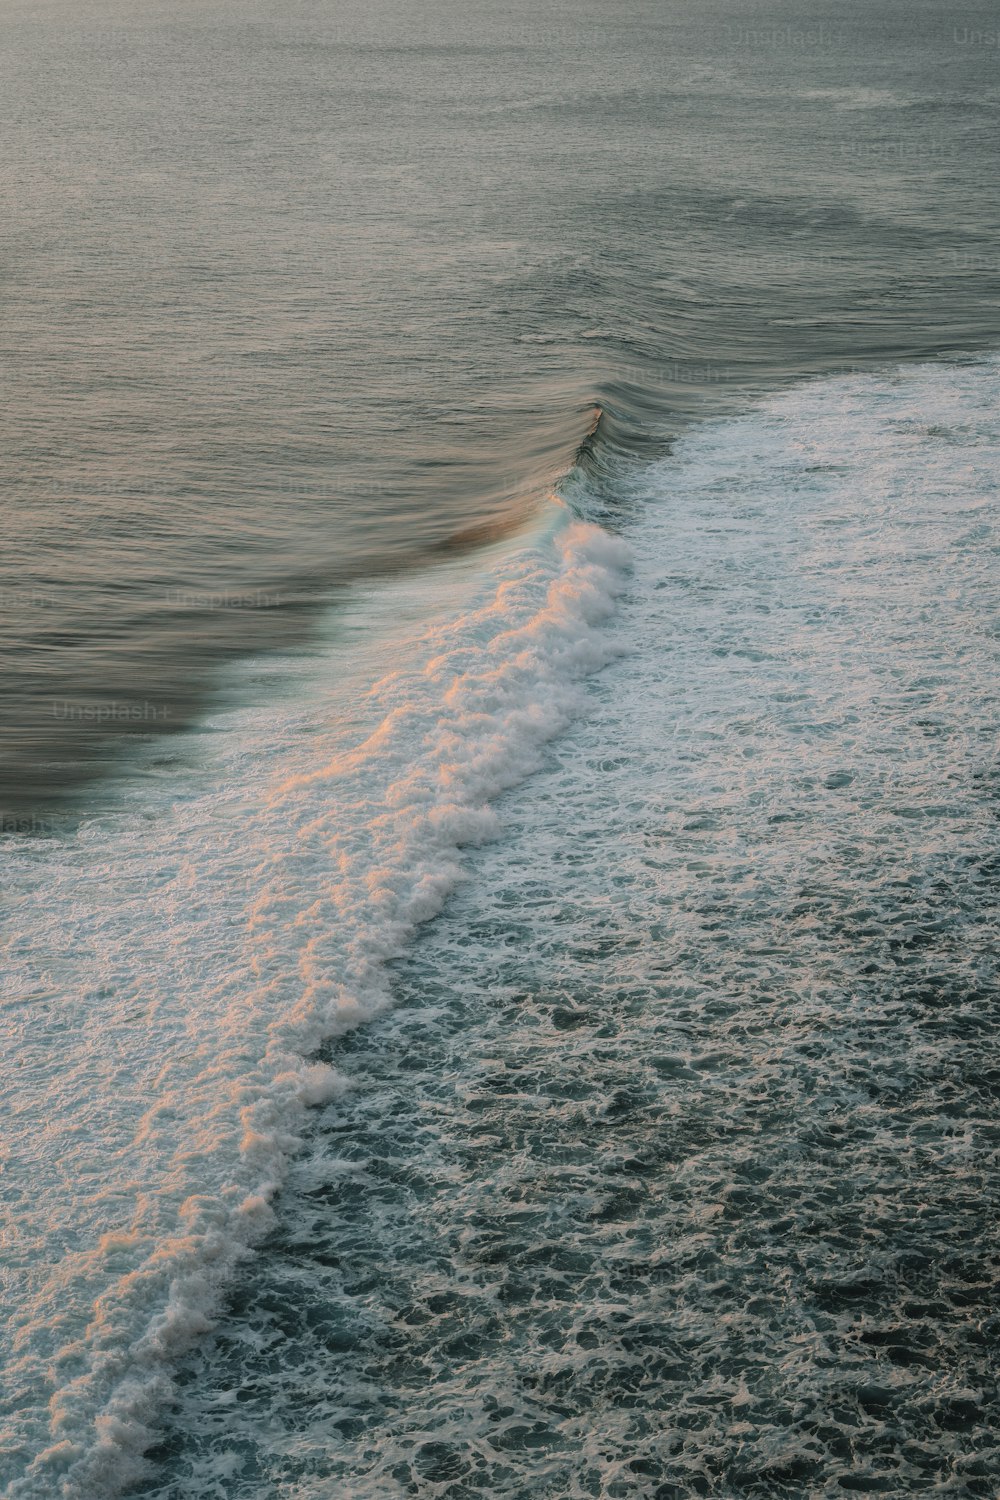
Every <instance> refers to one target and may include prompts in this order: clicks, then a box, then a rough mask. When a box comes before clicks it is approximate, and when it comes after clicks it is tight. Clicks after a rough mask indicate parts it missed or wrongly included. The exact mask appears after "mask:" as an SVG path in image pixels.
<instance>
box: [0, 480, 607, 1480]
mask: <svg viewBox="0 0 1000 1500" xmlns="http://www.w3.org/2000/svg"><path fill="white" fill-rule="evenodd" d="M536 530H538V528H536ZM624 565H625V553H624V548H623V546H622V544H621V543H620V542H617V541H615V540H613V539H612V538H611V537H609V536H608V535H607V534H606V533H604V532H603V531H601V530H600V529H599V528H597V527H595V526H591V525H589V524H586V523H583V522H577V521H573V520H571V519H569V517H568V515H567V513H566V511H565V509H564V508H561V507H560V508H559V511H558V518H557V521H556V523H554V524H551V525H550V527H549V534H548V535H543V534H541V533H540V532H539V534H538V535H537V536H536V538H535V540H534V541H533V542H528V543H526V544H523V545H522V546H521V547H520V548H519V549H517V550H511V548H510V547H509V546H508V547H507V548H506V549H505V550H504V551H502V552H501V553H500V554H499V555H498V556H497V557H496V559H495V566H494V569H493V572H492V573H490V574H488V575H487V576H486V578H485V581H484V580H483V577H482V575H481V574H477V575H472V576H464V575H460V576H458V581H457V582H456V581H455V580H454V579H453V591H457V594H458V596H459V597H460V598H463V599H464V603H463V604H462V607H461V608H460V609H459V610H458V613H457V614H453V615H452V616H451V617H449V616H448V614H447V612H446V613H445V614H444V615H442V612H441V609H440V606H438V607H437V610H436V612H435V611H432V612H431V622H430V623H427V622H426V621H424V623H423V624H422V625H421V622H420V615H421V612H422V611H423V613H424V614H426V613H427V607H428V601H431V602H433V599H434V594H433V592H432V587H431V585H430V584H429V583H427V582H426V581H425V583H424V585H423V595H422V609H421V599H420V598H417V599H411V600H409V602H408V599H407V596H406V594H405V592H404V591H402V590H397V591H395V592H394V593H393V594H392V596H391V597H390V596H387V595H385V594H383V595H376V596H375V598H374V602H373V603H372V605H371V607H370V608H369V609H367V611H366V609H365V607H364V605H363V604H362V605H361V606H359V614H358V629H359V630H361V629H363V628H364V627H365V625H369V626H371V627H372V628H374V627H373V617H377V616H379V613H380V612H381V617H382V628H381V633H380V639H379V645H378V651H377V652H376V653H375V655H376V656H378V655H381V657H382V659H383V660H385V659H389V660H391V661H393V662H394V664H395V669H394V670H393V671H392V672H391V673H390V675H388V676H384V677H382V678H381V680H380V681H378V683H377V684H376V686H375V687H372V688H370V689H369V690H368V692H367V693H362V694H359V695H358V698H357V699H355V697H354V694H355V692H357V689H358V687H359V684H358V682H357V680H356V678H355V681H354V683H353V684H351V683H349V684H348V685H347V687H346V688H345V687H344V686H341V687H340V689H339V692H338V694H334V695H333V697H331V696H330V694H329V692H328V693H326V694H325V695H324V693H323V692H322V691H320V690H319V689H318V688H317V690H316V696H315V697H314V699H313V701H312V702H311V704H310V705H309V706H307V707H306V708H299V709H297V710H295V711H292V710H291V709H289V707H288V706H287V705H285V706H281V705H278V706H274V707H272V708H271V709H270V710H268V711H257V712H255V713H243V714H241V715H236V716H233V717H230V718H229V719H228V720H226V721H224V722H223V723H220V725H218V726H217V727H218V728H219V729H220V730H223V729H224V730H225V732H224V733H220V735H219V739H220V741H221V748H220V749H219V750H218V751H217V752H216V755H215V758H214V760H212V761H211V763H206V762H204V760H203V763H202V765H201V767H200V771H199V774H198V775H196V776H192V777H191V778H190V779H189V781H188V782H186V783H184V784H180V783H178V780H177V778H176V776H175V777H174V779H173V780H171V781H168V782H167V783H166V785H165V789H164V792H163V794H162V797H161V800H160V801H159V803H156V802H152V803H151V802H150V797H149V792H148V786H147V785H146V784H145V783H142V784H140V786H139V787H138V789H137V790H135V789H134V790H135V795H134V804H135V805H134V806H133V808H132V809H131V810H130V811H128V812H124V813H121V814H119V815H117V816H113V817H108V818H106V819H104V820H95V821H93V822H91V823H89V824H87V825H85V826H84V828H83V829H82V830H81V831H80V832H79V834H78V835H77V836H76V837H74V838H71V839H67V840H52V839H44V838H42V839H33V840H27V841H24V840H21V841H11V840H7V843H8V844H11V845H12V847H10V848H9V849H7V850H6V851H5V852H6V853H7V854H8V856H9V860H10V865H11V869H12V880H11V885H12V903H11V904H12V907H13V911H12V932H13V934H14V936H12V937H11V938H10V939H9V941H8V944H7V958H8V985H7V999H6V1001H5V1013H6V1019H7V1021H8V1025H9V1031H10V1033H11V1034H12V1035H11V1040H12V1043H13V1046H12V1054H11V1055H12V1058H13V1062H14V1066H15V1067H16V1068H17V1069H18V1070H19V1071H18V1074H17V1077H18V1081H19V1084H20V1087H19V1089H18V1091H17V1094H16V1096H13V1098H12V1110H11V1118H10V1119H9V1121H8V1122H7V1127H6V1130H5V1137H6V1140H7V1146H8V1154H9V1160H8V1164H7V1165H8V1178H7V1180H8V1182H9V1183H10V1184H11V1186H10V1187H9V1188H8V1197H7V1200H6V1203H5V1208H6V1210H7V1215H8V1234H9V1246H8V1250H7V1254H6V1265H7V1271H6V1276H7V1278H8V1286H7V1291H8V1294H9V1298H10V1301H11V1303H12V1304H13V1307H14V1315H13V1318H12V1321H11V1325H10V1328H9V1338H10V1343H9V1345H8V1347H7V1349H6V1350H5V1351H4V1353H5V1364H6V1368H7V1374H8V1378H9V1386H8V1390H7V1395H6V1398H5V1402H4V1427H5V1431H4V1438H3V1448H2V1454H3V1457H2V1463H3V1469H2V1470H0V1473H2V1475H3V1478H4V1480H6V1481H7V1482H8V1484H9V1489H8V1491H7V1493H8V1494H9V1495H10V1496H11V1497H18V1500H28V1497H38V1500H42V1497H44V1500H52V1497H53V1496H56V1495H59V1496H62V1497H65V1500H107V1497H109V1496H112V1495H114V1494H117V1493H119V1491H120V1490H121V1489H122V1487H123V1486H124V1485H126V1484H128V1483H130V1482H131V1481H133V1480H134V1479H135V1478H136V1477H137V1476H138V1475H139V1474H140V1473H141V1472H142V1464H141V1461H140V1460H141V1454H142V1452H143V1450H144V1449H145V1448H146V1447H148V1446H149V1443H150V1441H151V1440H152V1437H153V1433H154V1430H155V1428H156V1425H157V1423H158V1421H159V1419H160V1417H161V1415H162V1412H163V1408H164V1404H165V1403H166V1402H167V1401H168V1400H169V1399H170V1396H171V1373H172V1368H173V1364H174V1361H175V1360H176V1358H177V1357H178V1355H180V1354H182V1353H183V1352H184V1351H185V1350H186V1349H187V1348H188V1347H189V1346H190V1344H191V1343H192V1341H194V1340H196V1339H199V1338H201V1337H203V1336H204V1334H205V1332H206V1331H207V1329H208V1328H209V1326H210V1324H211V1320H212V1318H213V1316H214V1315H215V1313H216V1312H217V1310H218V1307H219V1299H220V1296H221V1294H222V1291H223V1289H224V1288H225V1286H226V1283H227V1281H228V1280H229V1278H230V1277H231V1276H232V1274H233V1271H234V1270H235V1268H236V1266H237V1265H238V1263H239V1262H240V1260H241V1259H242V1258H243V1257H244V1256H245V1255H246V1253H247V1250H248V1247H249V1246H250V1245H251V1244H252V1243H253V1242H254V1241H255V1240H256V1239H258V1238H259V1237H260V1234H261V1232H262V1231H263V1230H264V1229H266V1228H267V1226H268V1225H269V1223H270V1209H269V1203H270V1201H271V1199H272V1197H273V1195H274V1193H275V1191H276V1189H277V1188H278V1186H279V1185H280V1183H281V1181H282V1179H283V1176H284V1174H285V1171H286V1169H287V1164H288V1160H289V1157H290V1155H291V1154H292V1153H294V1152H295V1151H296V1150H297V1149H298V1147H299V1145H300V1140H301V1135H302V1131H303V1128H304V1124H305V1120H306V1114H307V1111H308V1109H309V1107H310V1106H315V1105H317V1104H319V1103H322V1102H324V1101H327V1100H329V1099H331V1098H334V1097H337V1096H338V1095H339V1094H340V1092H341V1090H342V1088H343V1079H342V1077H341V1075H340V1074H339V1073H338V1072H337V1071H336V1070H335V1069H334V1068H331V1067H330V1066H328V1065H326V1064H324V1063H322V1062H320V1061H316V1060H315V1056H316V1053H317V1049H318V1048H320V1046H321V1045H322V1044H323V1043H326V1042H328V1041H329V1040H330V1039H331V1038H334V1037H341V1036H343V1035H344V1034H345V1033H347V1032H348V1031H350V1030H351V1028H353V1027H356V1026H357V1025H358V1024H359V1023H361V1022H363V1021H367V1020H370V1019H371V1018H372V1017H374V1016H376V1015H379V1014H381V1013H382V1012H383V1011H385V1010H386V1009H387V1008H388V1006H389V1005H390V999H391V994H390V986H389V982H388V977H387V970H386V965H387V963H388V962H389V961H391V960H393V959H395V958H397V957H398V956H399V955H400V954H401V953H402V952H403V951H404V949H405V947H406V945H407V944H408V942H409V941H410V940H411V938H412V937H413V934H414V932H415V931H416V929H417V927H418V926H419V924H421V923H422V922H425V921H426V920H427V919H428V918H429V917H432V916H434V915H435V914H436V913H437V912H438V911H439V910H440V909H441V906H442V903H443V902H444V900H445V898H446V896H447V895H448V893H449V892H450V891H451V890H452V889H453V887H454V886H455V884H456V882H457V881H458V879H459V877H460V874H461V869H462V856H461V852H460V851H461V850H462V849H463V848H464V847H465V846H467V845H470V844H475V843H480V842H482V841H483V840H485V839H489V838H491V837H493V835H494V834H495V833H496V832H497V830H498V827H499V821H498V817H497V814H496V812H495V811H493V809H492V803H493V802H494V801H495V799H496V798H497V797H498V796H499V794H500V793H502V792H503V791H504V790H505V789H506V788H508V787H510V786H512V785H513V784H514V783H515V782H517V781H519V780H521V779H522V778H523V777H524V776H526V775H527V774H528V773H529V772H531V771H532V770H534V769H536V768H537V766H538V765H539V764H540V761H541V757H542V747H543V746H544V744H545V743H546V742H547V741H548V740H549V739H550V738H551V737H552V736H553V735H555V734H556V733H557V732H558V731H559V730H560V729H562V728H563V727H564V726H565V725H566V723H567V722H568V720H569V719H570V717H571V716H572V715H573V713H574V712H575V711H576V708H577V706H578V701H579V691H580V690H579V683H580V680H581V679H582V678H583V677H584V676H585V675H586V674H587V673H589V672H591V671H593V670H594V669H595V668H596V667H598V666H600V665H601V664H602V663H604V662H605V661H606V660H607V659H608V654H609V646H608V641H607V637H606V631H605V625H606V622H607V619H608V617H609V615H610V613H611V610H612V606H613V601H614V598H615V595H616V593H617V592H618V591H619V590H620V588H621V586H622V580H623V571H622V570H623V568H624ZM463 576H464V581H462V579H463ZM434 587H436V588H440V587H441V575H436V579H435V585H434ZM413 588H416V589H417V593H418V595H419V592H420V591H419V588H417V585H413ZM435 613H436V617H435ZM393 614H395V615H396V616H397V618H396V619H395V620H393V621H392V623H391V626H390V625H388V624H387V621H388V618H389V616H391V615H393ZM352 655H353V658H354V659H356V660H357V659H361V660H364V657H365V652H364V650H363V649H362V648H361V647H358V646H356V648H355V649H354V651H353V653H352ZM371 655H372V652H371V650H369V657H370V656H371ZM340 669H342V661H341V660H340V659H339V658H338V657H337V655H336V653H332V655H331V659H330V663H329V664H328V667H327V670H328V672H329V673H330V674H331V675H332V674H333V673H334V672H336V671H337V670H340ZM356 675H357V674H356ZM332 726H336V727H332ZM40 894H44V900H43V901H42V900H40V899H39V897H40ZM39 953H43V954H44V955H45V956H46V959H47V962H46V963H44V964H43V966H42V968H41V970H39V967H38V966H37V955H38V954H39Z"/></svg>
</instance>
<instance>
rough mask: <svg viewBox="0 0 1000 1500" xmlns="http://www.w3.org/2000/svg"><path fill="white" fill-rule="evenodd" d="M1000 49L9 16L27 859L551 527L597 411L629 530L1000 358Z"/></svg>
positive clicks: (575, 14)
mask: <svg viewBox="0 0 1000 1500" xmlns="http://www.w3.org/2000/svg"><path fill="white" fill-rule="evenodd" d="M994 20H995V17H994V15H993V12H992V8H991V7H990V5H989V4H988V3H987V0H972V3H970V4H968V5H965V6H963V8H962V10H961V13H957V12H956V13H955V14H954V15H953V14H952V13H951V12H949V11H947V10H945V9H942V7H941V5H940V4H939V3H938V0H878V3H876V4H871V3H869V0H865V3H861V0H849V3H847V4H845V5H843V6H841V7H840V9H839V10H838V12H837V15H836V16H827V15H825V14H822V15H817V16H815V17H807V16H804V15H803V13H802V7H801V5H799V4H796V3H792V0H770V3H764V0H753V3H751V4H746V3H743V0H740V3H736V0H700V3H698V4H697V5H694V4H690V3H683V4H682V3H681V0H616V3H615V4H614V5H605V4H599V3H597V0H578V3H576V4H574V5H572V6H571V5H568V4H565V3H561V0H544V3H541V4H538V3H534V0H533V3H530V4H529V3H527V0H504V3H503V4H502V5H498V4H493V3H488V0H471V3H467V4H463V5H461V6H455V5H454V4H449V3H445V0H427V3H422V4H421V5H419V6H413V5H406V4H404V3H402V0H372V3H366V4H364V5H361V4H354V3H349V0H337V3H336V4H334V3H331V0H288V3H283V4H282V5H280V6H277V5H275V4H273V3H272V0H246V3H243V4H240V5H239V6H234V5H230V4H227V3H225V0H143V4H142V5H141V6H136V5H134V4H130V3H126V0H87V3H85V4H73V5H70V4H69V3H68V0H30V3H29V0H7V4H6V6H5V24H4V32H3V37H2V39H0V66H2V67H3V70H4V88H3V90H2V91H0V131H2V135H3V140H4V167H5V183H6V190H7V195H8V202H9V211H8V213H6V214H5V215H4V219H3V225H2V228H0V248H2V256H3V259H2V264H3V275H4V336H3V338H4V342H3V360H4V373H5V381H4V400H3V403H2V411H0V422H2V424H3V426H2V443H0V484H2V486H3V491H4V495H5V539H4V540H5V545H4V548H3V555H2V560H0V648H2V656H0V819H2V820H3V826H4V827H5V828H7V829H9V831H12V832H17V831H28V832H30V831H32V830H36V831H37V830H44V829H45V828H47V827H50V826H52V825H53V824H55V823H58V822H59V820H60V818H61V817H62V816H71V815H73V814H75V813H76V812H77V811H78V809H79V807H80V805H81V789H82V805H83V806H84V807H86V806H87V805H88V803H87V800H86V799H87V796H89V795H90V793H89V792H88V791H87V788H88V786H90V787H92V786H93V785H94V784H95V783H96V782H100V781H101V780H102V779H103V778H105V777H106V776H107V774H108V773H109V772H110V773H111V774H115V773H116V772H117V771H118V770H119V769H120V766H121V763H122V759H123V757H124V758H125V759H126V760H129V759H130V758H131V756H132V752H133V749H135V748H136V742H138V744H139V746H140V747H141V745H142V743H145V742H147V741H148V740H149V739H150V738H154V739H162V736H163V735H164V734H170V733H171V732H174V731H177V730H179V729H183V728H185V727H190V726H191V725H192V724H193V723H196V722H197V721H198V720H199V719H200V717H201V716H202V715H203V714H204V713H205V712H206V711H208V710H209V709H210V708H211V707H212V705H213V704H215V706H218V702H219V697H218V695H219V694H220V693H221V692H223V691H224V690H225V688H226V686H227V684H228V682H229V680H230V679H229V676H228V673H227V672H226V670H225V668H226V665H227V663H230V662H231V661H232V660H233V659H234V658H239V657H241V656H246V655H248V654H251V655H258V654H260V653H263V652H270V651H274V652H277V653H286V654H287V653H288V652H289V651H295V650H299V649H304V648H306V647H307V646H308V644H309V643H310V641H313V642H314V641H315V632H316V630H317V629H318V628H319V625H320V622H321V621H322V620H323V619H324V618H325V617H326V614H327V612H328V610H329V608H330V605H331V604H332V603H335V602H336V599H337V597H338V596H339V591H340V590H341V589H342V588H343V586H344V584H345V583H346V582H349V581H350V580H351V579H354V578H358V577H369V576H372V575H373V574H375V573H385V572H389V571H391V572H396V573H398V572H399V571H401V570H406V569H409V568H411V567H414V566H424V565H426V564H427V562H428V561H430V560H433V559H434V558H439V557H447V556H449V555H451V554H452V553H453V552H454V551H455V550H462V549H466V548H469V547H473V546H475V545H477V544H479V543H481V542H483V541H484V540H487V541H488V540H489V539H490V538H493V537H496V536H499V535H502V534H503V533H504V532H505V531H508V530H510V529H511V528H514V529H516V528H517V526H519V525H520V524H521V523H522V521H523V519H524V518H525V517H526V516H527V515H530V514H532V513H533V512H534V510H535V508H536V507H537V506H538V505H539V504H540V503H541V500H542V497H543V496H544V494H545V492H546V490H547V488H548V487H549V486H550V485H551V483H552V482H553V480H554V479H555V478H556V477H557V476H558V475H559V474H560V473H562V472H563V471H564V470H565V469H566V468H567V467H568V465H569V464H570V463H571V462H572V461H573V457H574V454H575V452H576V451H577V449H578V447H579V445H580V443H581V441H582V440H583V439H584V438H585V435H586V434H587V433H588V431H589V430H590V429H591V427H592V426H593V424H594V422H595V420H597V417H598V412H599V413H600V418H599V425H598V427H597V429H596V432H595V433H594V435H593V438H592V440H591V441H590V442H589V443H588V444H587V446H586V448H585V450H584V453H583V455H582V457H583V460H584V464H585V467H586V469H587V472H588V476H589V479H590V482H591V484H592V486H593V487H594V488H595V489H596V490H597V491H599V492H600V493H601V495H602V496H603V497H604V498H605V500H606V501H607V503H609V504H611V505H613V504H614V503H615V502H616V496H617V495H618V494H619V492H620V489H621V480H622V472H623V468H624V469H627V468H628V467H629V466H630V465H631V464H633V463H635V462H641V461H645V460H646V459H648V458H649V457H655V456H656V455H658V454H661V453H662V452H664V451H665V449H666V448H667V447H668V445H669V442H670V441H671V439H672V438H673V437H674V436H676V435H677V433H678V432H680V431H683V430H684V428H685V427H686V426H687V425H688V424H689V423H690V422H691V421H692V420H700V419H702V418H704V417H706V416H711V415H713V414H719V413H721V412H724V411H727V410H730V411H734V410H739V409H741V408H742V407H743V406H744V405H745V404H746V400H747V398H748V396H750V395H753V394H755V393H757V392H760V391H764V390H768V389H772V388H774V387H777V386H781V385H783V384H786V383H788V382H789V381H794V380H797V379H799V378H802V377H803V376H806V375H816V374H821V373H829V372H833V371H838V370H839V371H843V370H850V369H854V368H864V367H867V366H869V365H871V364H873V363H875V364H883V363H885V362H887V361H890V360H893V359H912V358H928V357H936V356H939V355H941V354H954V353H963V352H968V351H970V350H974V349H977V348H987V347H996V344H997V341H998V339H1000V265H998V251H997V244H998V239H1000V211H998V204H997V195H996V193H995V192H993V191H991V188H992V186H993V184H995V182H996V175H997V168H998V165H1000V152H998V147H997V141H998V139H1000V132H998V131H997V112H998V102H1000V101H998V88H997V68H996V58H997V49H996V47H995V46H994V45H991V42H990V38H991V37H992V35H993V29H995V28H994V27H993V23H994ZM160 753H161V755H162V756H163V757H164V758H169V756H170V755H171V754H172V753H173V750H172V746H171V745H169V744H165V745H161V751H160Z"/></svg>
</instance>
